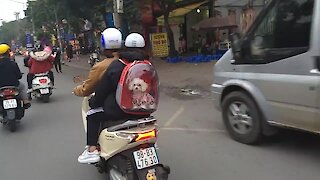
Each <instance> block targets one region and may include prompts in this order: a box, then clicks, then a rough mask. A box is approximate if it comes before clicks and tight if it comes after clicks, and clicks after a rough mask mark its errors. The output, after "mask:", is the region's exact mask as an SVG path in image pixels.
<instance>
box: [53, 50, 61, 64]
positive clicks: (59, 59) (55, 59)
mask: <svg viewBox="0 0 320 180" xmlns="http://www.w3.org/2000/svg"><path fill="white" fill-rule="evenodd" d="M55 53H56V57H55V58H54V63H56V64H57V63H59V62H60V61H61V51H60V50H56V51H55Z"/></svg>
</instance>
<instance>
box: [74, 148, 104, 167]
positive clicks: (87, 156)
mask: <svg viewBox="0 0 320 180" xmlns="http://www.w3.org/2000/svg"><path fill="white" fill-rule="evenodd" d="M99 161H100V153H99V151H98V150H95V151H93V152H89V151H88V148H86V150H84V151H83V153H82V154H81V155H80V156H79V157H78V162H79V163H81V164H93V163H97V162H99Z"/></svg>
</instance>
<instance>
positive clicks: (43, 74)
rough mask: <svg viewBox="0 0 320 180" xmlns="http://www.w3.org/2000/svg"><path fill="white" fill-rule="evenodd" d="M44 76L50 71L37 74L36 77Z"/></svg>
mask: <svg viewBox="0 0 320 180" xmlns="http://www.w3.org/2000/svg"><path fill="white" fill-rule="evenodd" d="M43 76H49V74H48V73H40V74H35V75H34V77H43Z"/></svg>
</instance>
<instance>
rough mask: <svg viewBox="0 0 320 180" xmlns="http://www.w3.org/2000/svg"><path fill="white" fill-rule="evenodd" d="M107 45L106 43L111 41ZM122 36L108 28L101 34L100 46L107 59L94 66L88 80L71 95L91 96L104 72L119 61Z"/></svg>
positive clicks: (117, 31)
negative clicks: (115, 61) (114, 62)
mask: <svg viewBox="0 0 320 180" xmlns="http://www.w3.org/2000/svg"><path fill="white" fill-rule="evenodd" d="M113 40H114V42H113V43H109V42H108V41H113ZM121 40H122V34H121V32H120V31H119V30H118V29H115V28H108V29H106V30H104V31H103V33H102V41H103V42H104V43H102V46H103V48H104V55H105V56H106V57H107V58H106V59H104V60H103V61H101V62H99V63H97V64H95V65H94V66H93V67H92V68H91V70H90V72H89V76H88V79H87V80H85V81H84V82H83V83H82V84H81V85H79V86H77V87H76V88H74V90H73V93H74V94H75V95H76V96H79V97H86V96H89V95H90V94H92V93H93V92H94V91H95V89H96V87H97V84H98V82H99V81H100V80H101V78H102V76H103V74H104V72H105V71H106V70H107V69H108V67H109V66H110V64H111V63H112V62H113V61H114V60H117V59H119V52H118V51H119V50H120V49H121V46H122V43H121Z"/></svg>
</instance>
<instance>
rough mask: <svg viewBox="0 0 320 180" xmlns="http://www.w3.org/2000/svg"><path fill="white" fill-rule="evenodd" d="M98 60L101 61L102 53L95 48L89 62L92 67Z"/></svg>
mask: <svg viewBox="0 0 320 180" xmlns="http://www.w3.org/2000/svg"><path fill="white" fill-rule="evenodd" d="M98 62H100V53H99V51H98V50H95V51H94V52H93V53H92V54H90V56H89V60H88V64H90V66H91V67H92V66H94V65H95V64H96V63H98Z"/></svg>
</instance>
